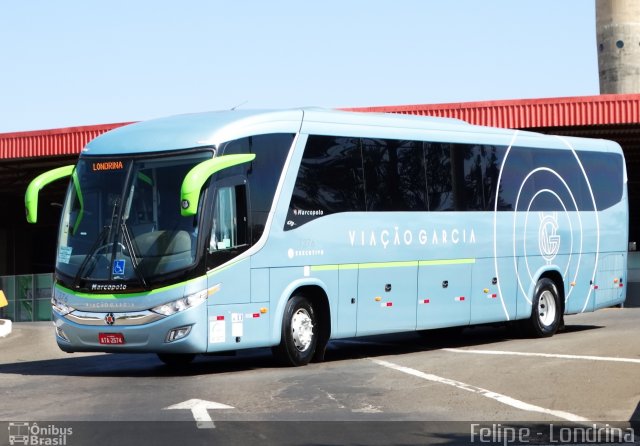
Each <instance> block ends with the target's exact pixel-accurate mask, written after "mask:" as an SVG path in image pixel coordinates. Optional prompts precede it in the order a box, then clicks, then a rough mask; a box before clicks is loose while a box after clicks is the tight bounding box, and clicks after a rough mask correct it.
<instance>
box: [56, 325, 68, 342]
mask: <svg viewBox="0 0 640 446" xmlns="http://www.w3.org/2000/svg"><path fill="white" fill-rule="evenodd" d="M56 335H57V336H58V337H59V338H60V339H62V340H63V341H67V342H71V341H69V338H68V337H67V335H66V334H65V333H64V331H63V330H62V328H60V327H56Z"/></svg>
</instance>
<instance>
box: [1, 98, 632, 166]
mask: <svg viewBox="0 0 640 446" xmlns="http://www.w3.org/2000/svg"><path fill="white" fill-rule="evenodd" d="M345 110H351V111H366V112H392V113H406V114H413V115H428V116H443V117H449V118H458V119H462V120H464V121H467V122H469V123H471V124H478V125H487V126H495V127H506V128H520V129H524V128H541V127H572V126H596V125H612V124H614V125H617V124H638V123H640V94H624V95H600V96H580V97H567V98H546V99H518V100H508V101H486V102H459V103H451V104H424V105H394V106H384V107H358V108H347V109H345ZM125 124H127V123H118V124H102V125H92V126H84V127H70V128H63V129H53V130H37V131H32V132H16V133H0V160H1V159H16V158H32V157H45V156H58V155H73V154H79V153H80V150H81V149H82V148H83V147H84V146H85V145H86V144H87V143H88V142H89V141H90V140H92V139H93V138H95V137H96V136H98V135H100V134H102V133H104V132H106V131H108V130H111V129H114V128H116V127H120V126H122V125H125Z"/></svg>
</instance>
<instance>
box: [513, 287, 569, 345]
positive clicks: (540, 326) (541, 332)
mask: <svg viewBox="0 0 640 446" xmlns="http://www.w3.org/2000/svg"><path fill="white" fill-rule="evenodd" d="M561 322H562V305H561V304H560V297H559V294H558V289H557V288H556V284H555V283H554V282H553V281H552V280H551V279H547V278H542V279H540V280H539V281H538V283H537V284H536V289H535V292H534V295H533V302H532V308H531V317H530V318H529V319H526V320H524V321H522V323H523V327H524V329H525V331H526V332H527V334H529V335H530V336H533V337H536V338H546V337H549V336H553V335H554V334H555V333H556V331H558V328H559V327H560V324H561Z"/></svg>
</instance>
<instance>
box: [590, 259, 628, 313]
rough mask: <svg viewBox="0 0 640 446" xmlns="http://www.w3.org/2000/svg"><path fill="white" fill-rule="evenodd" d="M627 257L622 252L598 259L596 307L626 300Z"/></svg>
mask: <svg viewBox="0 0 640 446" xmlns="http://www.w3.org/2000/svg"><path fill="white" fill-rule="evenodd" d="M624 266H625V259H624V256H623V255H622V254H605V255H603V256H602V257H601V258H600V260H599V261H598V272H597V273H596V285H597V286H598V289H597V290H595V308H596V309H597V308H604V307H610V306H612V305H617V304H620V303H622V302H624V298H625V290H624V287H625V277H624V276H625V268H624Z"/></svg>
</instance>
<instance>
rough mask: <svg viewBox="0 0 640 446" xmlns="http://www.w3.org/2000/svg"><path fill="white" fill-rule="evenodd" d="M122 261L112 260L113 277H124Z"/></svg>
mask: <svg viewBox="0 0 640 446" xmlns="http://www.w3.org/2000/svg"><path fill="white" fill-rule="evenodd" d="M124 262H125V261H124V259H121V260H114V261H113V275H114V276H115V275H118V276H123V275H124Z"/></svg>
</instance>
